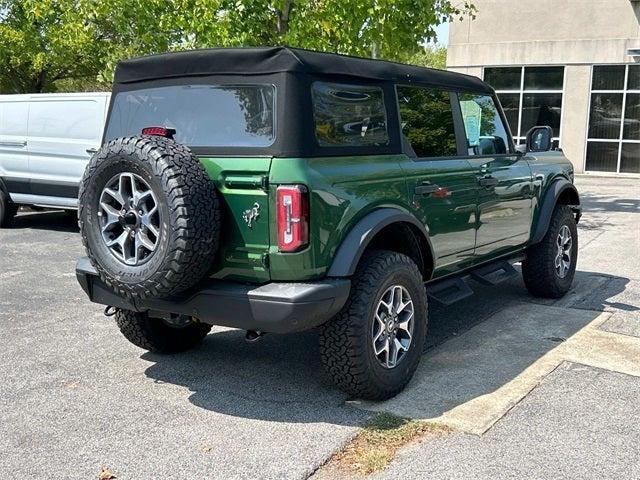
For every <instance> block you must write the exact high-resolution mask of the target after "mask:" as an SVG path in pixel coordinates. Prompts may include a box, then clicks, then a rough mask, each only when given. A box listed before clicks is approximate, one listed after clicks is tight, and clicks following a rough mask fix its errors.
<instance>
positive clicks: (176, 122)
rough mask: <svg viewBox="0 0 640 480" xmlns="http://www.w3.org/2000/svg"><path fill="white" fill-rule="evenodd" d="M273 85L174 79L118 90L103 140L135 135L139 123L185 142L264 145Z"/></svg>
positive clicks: (269, 132)
mask: <svg viewBox="0 0 640 480" xmlns="http://www.w3.org/2000/svg"><path fill="white" fill-rule="evenodd" d="M274 94H275V87H274V86H273V85H242V86H220V85H174V86H169V87H157V88H145V89H141V90H132V91H129V92H121V93H118V95H117V96H116V98H115V101H114V104H113V109H112V111H111V117H110V119H109V126H108V128H107V134H106V140H107V141H108V140H112V139H114V138H116V137H126V136H129V135H139V134H140V132H141V131H142V129H143V128H144V127H153V126H164V127H170V128H174V129H175V130H176V136H175V138H176V141H177V142H178V143H184V144H186V145H189V146H190V147H218V146H228V147H265V146H269V145H271V144H272V143H273V141H274V139H275V129H274V125H275V121H274V119H275V110H274V101H273V100H274Z"/></svg>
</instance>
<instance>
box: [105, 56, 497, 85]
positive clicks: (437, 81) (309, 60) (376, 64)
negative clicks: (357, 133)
mask: <svg viewBox="0 0 640 480" xmlns="http://www.w3.org/2000/svg"><path fill="white" fill-rule="evenodd" d="M283 72H291V73H301V74H315V75H341V76H348V77H357V78H361V79H371V80H382V81H385V80H390V81H396V82H403V83H421V84H427V85H433V86H438V87H446V88H447V89H453V90H464V91H473V92H483V93H491V92H493V89H492V88H491V87H490V86H489V85H487V84H486V83H484V82H483V81H482V80H480V79H478V78H476V77H472V76H469V75H463V74H460V73H454V72H447V71H444V70H435V69H431V68H423V67H418V66H414V65H404V64H401V63H394V62H387V61H382V60H371V59H366V58H360V57H352V56H347V55H338V54H334V53H321V52H314V51H311V50H303V49H298V48H290V47H264V48H214V49H207V50H191V51H186V52H175V53H163V54H159V55H150V56H146V57H139V58H133V59H130V60H124V61H122V62H120V63H119V64H118V66H117V68H116V74H115V82H116V83H132V82H140V81H146V80H157V79H162V78H171V77H185V76H187V77H188V76H207V75H267V74H273V73H283Z"/></svg>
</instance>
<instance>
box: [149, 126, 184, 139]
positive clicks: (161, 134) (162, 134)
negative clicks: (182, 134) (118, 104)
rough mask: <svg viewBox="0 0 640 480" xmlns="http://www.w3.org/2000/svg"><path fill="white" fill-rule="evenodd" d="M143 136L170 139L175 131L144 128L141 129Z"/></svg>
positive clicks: (162, 128)
mask: <svg viewBox="0 0 640 480" xmlns="http://www.w3.org/2000/svg"><path fill="white" fill-rule="evenodd" d="M142 134H143V135H156V136H158V137H165V138H170V139H172V140H173V136H174V135H175V134H176V131H175V129H173V128H167V127H145V128H143V129H142Z"/></svg>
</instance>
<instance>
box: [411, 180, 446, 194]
mask: <svg viewBox="0 0 640 480" xmlns="http://www.w3.org/2000/svg"><path fill="white" fill-rule="evenodd" d="M438 190H440V186H438V185H435V184H433V183H423V184H422V185H418V186H417V187H416V188H415V190H414V191H413V193H415V194H416V195H424V196H427V195H431V194H432V193H434V192H437V191H438Z"/></svg>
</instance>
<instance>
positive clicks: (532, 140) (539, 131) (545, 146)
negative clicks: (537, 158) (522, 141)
mask: <svg viewBox="0 0 640 480" xmlns="http://www.w3.org/2000/svg"><path fill="white" fill-rule="evenodd" d="M552 145H553V130H552V129H551V127H533V128H532V129H531V130H529V131H528V132H527V152H548V151H549V150H551V146H552Z"/></svg>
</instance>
